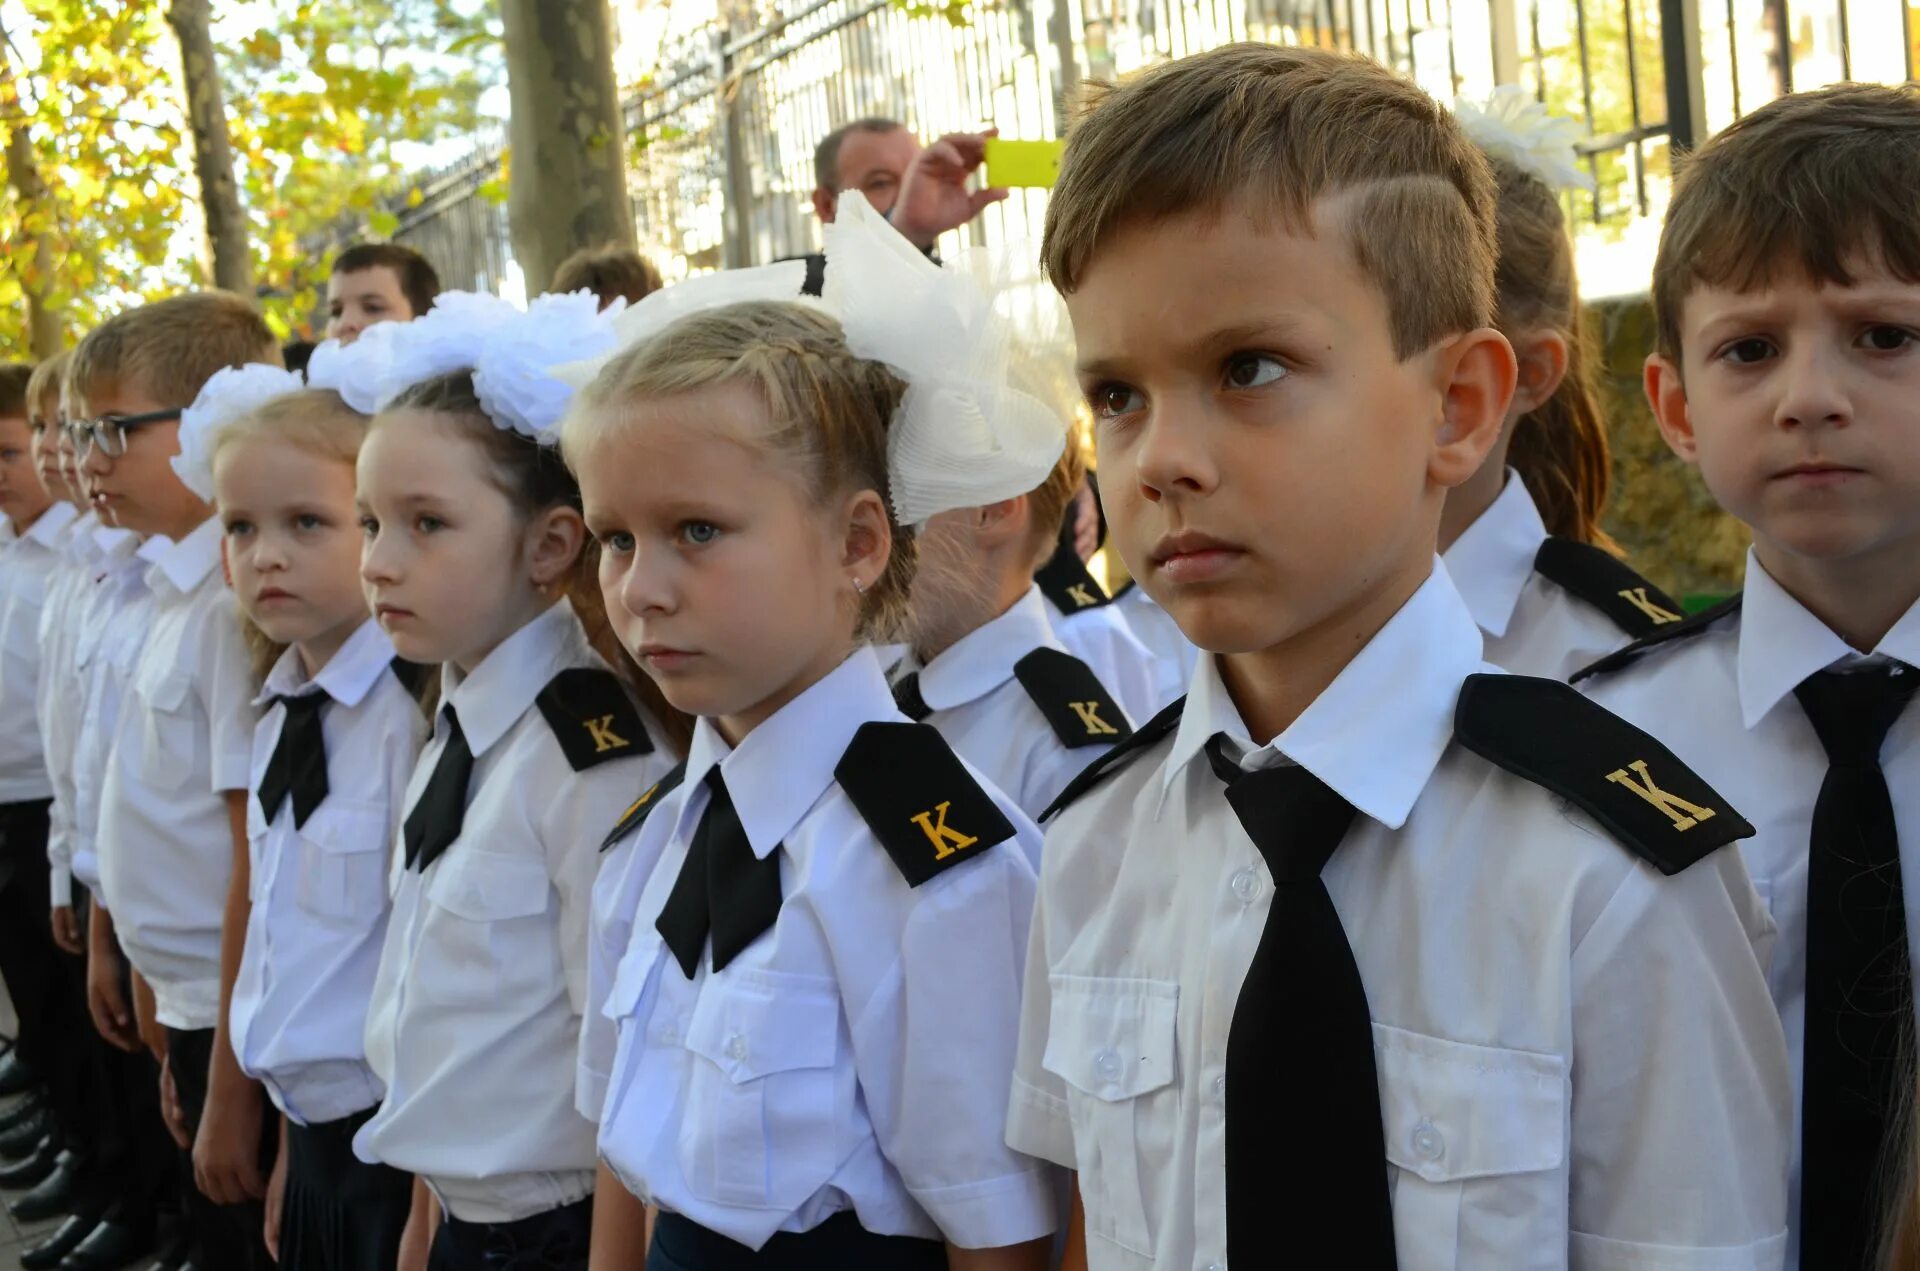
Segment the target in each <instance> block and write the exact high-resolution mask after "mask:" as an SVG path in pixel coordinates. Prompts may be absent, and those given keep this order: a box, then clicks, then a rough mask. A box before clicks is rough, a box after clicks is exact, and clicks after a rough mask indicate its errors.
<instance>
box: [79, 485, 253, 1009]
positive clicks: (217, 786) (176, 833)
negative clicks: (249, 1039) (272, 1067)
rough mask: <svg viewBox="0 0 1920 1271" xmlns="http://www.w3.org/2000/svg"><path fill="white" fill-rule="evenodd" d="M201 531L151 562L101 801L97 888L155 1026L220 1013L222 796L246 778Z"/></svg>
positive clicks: (246, 746) (246, 685) (229, 835)
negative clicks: (144, 989)
mask: <svg viewBox="0 0 1920 1271" xmlns="http://www.w3.org/2000/svg"><path fill="white" fill-rule="evenodd" d="M223 532H224V531H223V529H222V527H221V525H220V522H219V520H218V519H217V518H210V519H208V520H207V521H205V522H203V523H202V524H201V525H200V527H199V528H198V529H195V530H194V531H193V532H192V533H190V534H188V535H187V536H186V537H185V538H183V539H181V540H180V541H179V542H178V543H168V544H167V545H165V546H164V547H163V548H161V549H159V550H158V551H156V552H154V553H152V554H151V558H152V562H153V563H152V565H151V567H150V568H149V569H148V571H147V586H148V588H149V589H150V590H151V591H152V593H153V609H152V613H151V616H150V618H149V620H148V621H147V623H146V629H145V631H144V632H136V633H132V634H133V635H134V636H135V638H137V639H139V640H140V641H141V642H142V647H141V648H140V651H139V655H138V657H137V658H136V660H135V662H134V666H133V675H132V678H131V679H130V681H129V682H128V686H127V692H126V698H125V700H124V701H123V702H122V703H121V710H120V717H119V721H118V724H117V726H116V728H115V729H114V735H113V750H112V753H111V755H110V756H109V758H108V761H107V765H106V768H107V777H106V787H105V789H104V790H103V792H102V793H101V796H100V832H99V856H100V886H101V890H102V892H103V893H104V896H105V899H106V904H107V908H108V909H110V910H112V911H113V926H114V931H115V933H116V934H117V935H118V936H119V937H120V946H121V948H122V949H124V950H125V951H126V954H127V959H128V960H129V961H130V962H132V964H133V967H134V969H135V970H137V971H139V972H140V975H141V977H142V978H144V979H145V980H146V981H147V983H148V984H150V985H152V986H153V996H154V1003H155V1006H156V1008H157V1011H156V1013H157V1016H158V1018H159V1020H160V1022H161V1023H163V1024H165V1025H167V1026H168V1027H169V1028H177V1029H183V1030H192V1029H206V1028H212V1027H213V1026H214V1025H215V1023H216V1022H217V1021H218V1019H219V1016H220V927H221V922H222V920H223V918H224V917H225V913H226V896H227V884H228V883H229V882H230V881H231V879H232V877H233V851H234V843H233V830H232V825H231V823H230V822H229V820H228V817H227V800H226V795H227V794H228V793H229V792H231V791H235V790H245V789H246V788H247V781H248V778H249V775H250V770H251V768H252V754H253V728H254V724H255V723H256V722H257V720H256V718H255V712H254V709H253V695H254V687H253V683H252V669H251V660H250V658H249V656H248V653H247V646H246V640H245V637H244V636H243V635H242V633H241V625H240V612H239V609H238V608H237V606H236V605H235V604H234V599H233V592H232V591H231V590H229V589H228V587H227V584H226V579H225V578H224V577H223V576H222V574H221V571H220V540H221V536H222V534H223Z"/></svg>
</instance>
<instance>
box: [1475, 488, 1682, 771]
mask: <svg viewBox="0 0 1920 1271" xmlns="http://www.w3.org/2000/svg"><path fill="white" fill-rule="evenodd" d="M1547 540H1548V535H1547V526H1546V523H1545V522H1544V521H1542V520H1541V519H1540V509H1539V508H1538V507H1536V506H1535V505H1534V502H1533V496H1532V495H1530V494H1529V493H1527V486H1526V483H1525V482H1524V481H1522V480H1521V479H1520V474H1519V473H1517V472H1515V471H1513V470H1512V469H1508V470H1507V483H1506V485H1505V486H1503V487H1502V488H1501V490H1500V497H1499V498H1497V499H1495V500H1494V501H1493V505H1492V506H1491V507H1489V508H1488V509H1487V510H1486V511H1485V512H1482V513H1481V514H1480V517H1479V519H1478V520H1476V521H1474V523H1473V524H1472V525H1470V526H1468V527H1467V530H1466V532H1465V533H1464V534H1462V535H1461V536H1460V537H1459V538H1458V539H1456V540H1454V543H1453V546H1451V547H1449V548H1448V549H1447V551H1446V554H1445V555H1444V556H1443V557H1442V558H1441V559H1442V560H1444V561H1445V562H1446V566H1447V573H1448V574H1449V575H1450V576H1451V577H1452V579H1453V585H1454V586H1455V587H1456V588H1458V589H1459V592H1460V595H1461V596H1462V598H1464V599H1465V600H1466V602H1467V608H1468V610H1470V611H1471V612H1472V614H1473V620H1474V621H1475V622H1477V623H1479V624H1480V630H1481V632H1482V633H1483V634H1484V636H1485V637H1486V658H1487V661H1489V662H1491V663H1493V664H1494V665H1495V666H1497V667H1500V668H1501V669H1502V670H1506V671H1511V672H1513V673H1514V674H1515V675H1543V676H1545V677H1547V678H1548V679H1551V680H1564V679H1566V678H1567V677H1568V676H1570V675H1572V674H1573V673H1574V672H1575V671H1577V670H1579V669H1580V668H1581V667H1583V666H1586V665H1587V664H1588V663H1590V662H1593V661H1594V660H1596V659H1598V658H1601V657H1604V656H1605V655H1607V654H1609V653H1611V652H1613V651H1614V650H1615V649H1618V648H1621V647H1623V646H1625V645H1627V644H1629V643H1631V642H1632V641H1634V640H1635V639H1637V638H1639V637H1640V636H1642V635H1644V634H1646V633H1647V632H1648V631H1650V630H1652V629H1654V628H1655V627H1656V626H1659V625H1661V624H1663V623H1673V622H1678V621H1679V620H1680V618H1681V617H1682V615H1681V613H1680V611H1679V610H1678V608H1677V607H1676V606H1674V604H1673V602H1672V601H1670V600H1668V599H1667V598H1666V597H1665V596H1663V595H1661V594H1659V592H1658V591H1657V590H1654V589H1652V588H1651V587H1650V585H1649V584H1648V583H1647V582H1646V580H1645V579H1643V578H1640V577H1639V576H1638V575H1636V574H1634V573H1633V572H1632V571H1631V569H1630V568H1629V567H1628V566H1626V565H1625V564H1622V563H1620V562H1617V561H1609V562H1608V563H1610V565H1611V568H1609V569H1607V571H1606V572H1607V575H1608V576H1607V577H1606V579H1605V580H1604V582H1597V583H1596V594H1597V596H1598V597H1600V598H1604V599H1606V600H1607V601H1608V603H1610V604H1614V605H1616V606H1619V605H1624V606H1625V607H1624V608H1617V610H1616V611H1617V612H1618V613H1619V614H1620V617H1618V618H1616V617H1612V616H1609V615H1608V614H1607V613H1606V612H1603V611H1602V610H1601V609H1600V608H1598V607H1596V605H1595V604H1594V603H1593V602H1592V601H1591V600H1589V599H1586V598H1583V597H1582V596H1580V595H1576V594H1575V593H1574V592H1573V591H1572V590H1570V589H1569V588H1568V587H1567V586H1565V585H1563V584H1562V583H1558V582H1555V581H1553V580H1552V579H1550V578H1548V577H1547V576H1546V574H1545V573H1543V572H1542V571H1541V570H1540V569H1539V568H1538V567H1537V564H1538V562H1539V560H1540V549H1541V547H1542V546H1543V545H1544V544H1546V542H1547ZM1559 546H1560V548H1561V550H1562V551H1564V552H1568V553H1579V554H1581V555H1583V556H1584V557H1585V559H1586V561H1588V562H1595V563H1599V562H1601V561H1602V557H1601V556H1600V555H1599V549H1598V548H1592V549H1586V551H1585V552H1584V553H1583V552H1582V549H1581V547H1580V546H1579V545H1577V544H1573V543H1569V542H1565V541H1561V542H1560V544H1559ZM1614 575H1617V576H1614ZM1635 594H1637V597H1638V599H1637V601H1636V600H1635V599H1634V595H1635ZM1623 619H1624V620H1625V621H1628V622H1630V623H1632V624H1633V625H1632V626H1630V627H1629V626H1623V625H1621V623H1622V620H1623ZM1684 757H1685V756H1683V758H1684Z"/></svg>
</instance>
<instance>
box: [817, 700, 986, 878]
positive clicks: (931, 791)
mask: <svg viewBox="0 0 1920 1271" xmlns="http://www.w3.org/2000/svg"><path fill="white" fill-rule="evenodd" d="M833 775H834V779H835V780H837V781H838V782H839V783H840V788H841V789H842V790H845V791H846V792H847V798H849V799H851V800H852V801H853V806H854V807H855V808H856V809H858V810H859V812H860V816H861V818H862V819H863V820H865V821H866V823H867V828H868V829H870V830H872V831H873V834H874V837H875V838H877V839H879V840H880V845H881V846H882V847H884V848H886V849H887V855H889V856H891V857H893V863H894V864H895V865H896V866H898V867H899V869H900V873H901V874H902V875H904V876H905V878H906V880H907V886H909V887H918V886H919V885H920V884H921V883H924V882H926V881H927V880H928V879H929V878H932V877H934V876H935V875H936V874H941V873H944V872H946V871H947V870H949V869H952V868H953V867H954V866H955V865H961V864H965V863H966V862H967V861H970V860H972V859H973V858H974V857H976V856H978V855H980V854H981V853H982V852H985V851H986V850H987V849H988V848H990V847H992V846H994V845H995V844H997V843H1004V842H1006V841H1007V840H1008V839H1010V838H1012V837H1013V833H1014V831H1013V823H1012V822H1010V821H1008V820H1007V818H1006V816H1005V815H1004V814H1003V813H1002V812H1001V811H1000V808H999V806H998V805H996V804H995V803H994V801H993V800H992V798H990V797H989V796H988V795H987V792H986V791H985V790H982V789H981V788H980V783H979V782H978V781H975V780H974V779H973V774H972V773H970V772H968V771H967V767H966V765H965V764H963V763H961V762H960V759H959V757H958V756H957V755H955V754H954V753H953V749H952V748H951V747H950V746H948V745H947V741H946V738H944V737H942V736H941V735H940V732H939V730H938V729H936V728H934V727H933V726H932V725H931V724H898V723H881V722H875V723H870V724H862V725H861V726H860V731H859V732H856V733H855V734H854V735H853V743H852V744H851V745H849V746H848V747H847V753H846V754H844V755H842V756H841V757H840V762H839V764H838V765H836V766H835V767H834V770H833Z"/></svg>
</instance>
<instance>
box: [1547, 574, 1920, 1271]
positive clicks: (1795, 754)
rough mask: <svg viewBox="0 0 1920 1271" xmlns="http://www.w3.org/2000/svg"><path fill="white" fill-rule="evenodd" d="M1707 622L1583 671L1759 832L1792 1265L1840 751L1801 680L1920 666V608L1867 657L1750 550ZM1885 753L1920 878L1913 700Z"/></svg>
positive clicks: (1919, 921)
mask: <svg viewBox="0 0 1920 1271" xmlns="http://www.w3.org/2000/svg"><path fill="white" fill-rule="evenodd" d="M1697 626H1698V627H1699V628H1700V629H1698V630H1697V633H1695V634H1690V635H1688V636H1686V637H1684V638H1680V639H1674V640H1671V641H1669V642H1667V643H1665V644H1661V645H1658V646H1655V647H1653V648H1651V649H1649V650H1647V651H1646V652H1645V653H1644V654H1642V655H1641V656H1640V657H1639V659H1638V660H1636V661H1634V662H1632V663H1631V664H1629V665H1628V666H1626V667H1624V668H1623V669H1621V670H1618V671H1615V672H1612V673H1609V674H1601V675H1597V676H1595V677H1593V678H1591V679H1583V680H1582V681H1581V682H1580V685H1579V687H1580V688H1581V689H1582V690H1583V691H1585V692H1586V693H1587V694H1588V695H1589V696H1590V697H1592V698H1593V699H1594V700H1595V701H1597V702H1599V703H1600V704H1601V705H1603V706H1605V707H1607V708H1608V709H1610V710H1612V711H1614V712H1615V713H1616V714H1619V715H1622V716H1625V717H1626V718H1627V719H1630V720H1632V721H1633V722H1634V723H1636V724H1638V725H1640V726H1641V727H1642V728H1644V729H1646V730H1647V731H1648V732H1650V733H1652V734H1653V735H1654V736H1656V737H1658V738H1659V739H1660V740H1661V741H1663V742H1665V743H1666V744H1667V745H1668V746H1669V747H1672V748H1673V749H1675V750H1677V751H1679V753H1681V754H1683V755H1686V756H1688V761H1689V762H1690V763H1691V764H1693V765H1694V767H1695V768H1697V769H1698V771H1699V772H1700V774H1701V775H1702V776H1704V777H1705V778H1706V779H1707V780H1708V781H1710V782H1712V783H1713V785H1714V786H1715V788H1717V789H1718V790H1720V791H1721V792H1722V793H1723V794H1725V795H1726V796H1727V798H1729V799H1731V800H1733V802H1734V805H1735V806H1736V807H1738V808H1739V809H1740V811H1741V812H1742V813H1743V814H1744V815H1745V816H1746V817H1747V819H1748V820H1750V821H1752V822H1753V825H1754V828H1755V830H1756V831H1758V832H1757V833H1756V834H1755V835H1754V837H1752V838H1750V839H1748V840H1746V841H1745V842H1744V843H1742V844H1741V845H1740V850H1741V853H1742V855H1744V856H1745V857H1746V861H1747V868H1748V870H1749V871H1750V872H1751V873H1752V875H1753V882H1754V886H1755V887H1757V888H1758V889H1759V891H1760V895H1761V898H1762V899H1763V900H1764V901H1766V903H1767V905H1768V908H1769V909H1770V910H1771V912H1772V915H1773V920H1774V921H1775V922H1776V923H1777V924H1779V927H1780V939H1779V942H1778V944H1777V945H1776V946H1775V948H1774V954H1773V965H1772V970H1771V973H1770V978H1771V984H1772V989H1773V998H1774V1003H1775V1005H1776V1006H1777V1007H1778V1008H1779V1011H1780V1018H1781V1022H1782V1024H1783V1025H1784V1026H1785V1028H1786V1035H1787V1046H1788V1049H1789V1050H1790V1052H1791V1054H1792V1058H1793V1090H1794V1100H1793V1106H1794V1134H1793V1147H1794V1162H1793V1172H1792V1188H1791V1193H1790V1204H1789V1208H1788V1211H1787V1212H1788V1213H1789V1214H1790V1215H1791V1216H1792V1217H1793V1219H1794V1224H1795V1227H1794V1231H1793V1233H1792V1244H1791V1247H1790V1249H1789V1263H1788V1265H1789V1266H1793V1265H1797V1264H1798V1258H1799V1248H1798V1245H1799V1229H1798V1221H1799V1214H1800V1162H1799V1144H1800V1124H1799V1107H1800V1098H1799V1093H1800V1079H1801V1066H1802V1061H1803V1058H1804V1053H1805V1049H1804V1048H1805V1042H1806V1010H1807V873H1808V859H1809V856H1810V849H1811V843H1812V838H1813V808H1814V803H1815V801H1816V800H1817V799H1818V798H1819V795H1820V785H1821V783H1822V782H1824V781H1825V780H1826V776H1827V752H1826V751H1825V749H1823V748H1822V747H1821V745H1820V739H1819V738H1818V737H1817V736H1816V735H1815V734H1814V731H1813V725H1812V724H1811V723H1809V722H1808V720H1807V715H1806V711H1805V710H1803V709H1802V708H1801V706H1800V703H1799V701H1798V700H1797V699H1796V698H1795V697H1794V695H1793V690H1794V689H1795V687H1797V686H1798V685H1799V684H1800V682H1801V681H1803V680H1805V679H1806V678H1807V677H1808V676H1811V675H1813V674H1815V673H1816V672H1819V671H1823V670H1826V669H1828V668H1829V667H1839V668H1845V667H1848V666H1852V665H1864V664H1868V663H1871V662H1873V661H1875V660H1878V659H1885V658H1897V659H1898V660H1900V661H1902V662H1905V663H1906V664H1908V665H1909V666H1920V605H1916V606H1915V607H1914V608H1911V609H1909V610H1907V612H1906V614H1905V616H1903V617H1902V618H1901V619H1900V621H1899V622H1897V623H1896V624H1894V627H1893V629H1892V630H1891V631H1889V632H1888V633H1887V635H1886V638H1885V639H1883V640H1882V641H1881V642H1880V644H1879V646H1878V647H1877V648H1876V649H1875V650H1874V651H1873V654H1872V655H1871V656H1870V657H1869V656H1863V655H1861V654H1859V653H1857V652H1855V651H1854V650H1853V649H1851V648H1850V647H1848V645H1847V642H1846V641H1845V640H1843V639H1841V638H1840V637H1839V636H1838V635H1836V634H1835V633H1834V632H1833V630H1832V629H1831V628H1830V627H1828V626H1827V625H1826V624H1825V623H1823V622H1822V621H1820V619H1819V618H1817V617H1815V616H1814V615H1813V614H1812V613H1811V612H1809V611H1808V610H1807V608H1806V607H1805V606H1804V605H1802V604H1801V603H1800V602H1799V601H1798V600H1795V599H1794V598H1793V597H1792V596H1791V595H1789V594H1788V593H1787V591H1786V589H1785V588H1783V587H1781V586H1780V584H1779V583H1778V582H1776V581H1775V580H1774V579H1773V577H1772V575H1770V574H1768V573H1767V571H1766V568H1765V567H1764V566H1763V565H1761V564H1760V562H1759V561H1758V560H1757V559H1756V558H1755V557H1754V556H1753V555H1752V554H1751V553H1749V555H1748V557H1747V582H1746V590H1745V592H1744V594H1743V596H1742V598H1741V602H1740V607H1739V609H1738V610H1737V611H1735V612H1732V613H1728V614H1727V615H1725V616H1724V617H1722V618H1720V619H1719V620H1717V621H1712V622H1708V623H1705V624H1697ZM1880 763H1881V770H1882V771H1883V772H1884V773H1885V774H1886V778H1887V788H1888V790H1889V791H1890V792H1891V794H1892V796H1893V815H1894V824H1895V826H1896V828H1897V829H1898V831H1899V835H1900V860H1901V870H1902V873H1903V874H1904V875H1905V876H1906V877H1907V878H1908V879H1916V878H1920V708H1915V707H1912V706H1909V707H1908V708H1907V710H1906V711H1905V712H1903V713H1902V714H1901V716H1900V718H1899V720H1898V721H1896V722H1895V724H1894V726H1893V728H1892V730H1891V731H1890V732H1889V733H1888V734H1887V739H1886V743H1885V745H1884V746H1883V747H1882V748H1881V751H1880ZM1906 902H1907V943H1908V949H1909V952H1910V953H1916V954H1920V886H1914V885H1911V884H1910V885H1909V886H1908V887H1907V888H1906ZM1808 1271H1814V1269H1813V1268H1808Z"/></svg>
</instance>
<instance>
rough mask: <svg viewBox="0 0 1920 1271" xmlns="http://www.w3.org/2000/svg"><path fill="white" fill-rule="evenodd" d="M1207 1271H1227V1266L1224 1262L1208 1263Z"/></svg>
mask: <svg viewBox="0 0 1920 1271" xmlns="http://www.w3.org/2000/svg"><path fill="white" fill-rule="evenodd" d="M1207 1271H1227V1264H1226V1263H1224V1262H1209V1263H1207Z"/></svg>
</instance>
